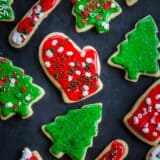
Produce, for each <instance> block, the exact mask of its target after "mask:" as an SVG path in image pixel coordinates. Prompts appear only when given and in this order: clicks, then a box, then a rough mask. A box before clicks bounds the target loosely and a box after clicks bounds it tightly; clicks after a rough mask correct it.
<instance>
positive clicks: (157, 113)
mask: <svg viewBox="0 0 160 160" xmlns="http://www.w3.org/2000/svg"><path fill="white" fill-rule="evenodd" d="M158 94H160V83H159V84H157V85H156V86H155V87H154V88H152V89H151V91H150V92H149V93H148V94H147V95H146V96H145V98H144V99H143V101H142V102H141V103H140V104H139V106H138V107H137V109H136V111H135V112H134V113H133V114H132V115H131V116H130V117H129V118H128V119H127V122H128V124H129V125H130V127H131V128H132V129H133V130H134V131H135V132H136V133H138V134H139V135H141V136H142V137H143V138H144V139H146V140H148V141H151V142H153V141H156V140H158V139H159V138H160V109H156V108H157V107H158V105H157V104H160V98H158V97H157V98H156V96H157V95H158ZM146 98H151V104H150V105H148V104H147V103H146ZM156 106H157V107H156ZM149 107H150V109H149ZM145 109H147V112H146V113H145V111H144V110H145ZM138 114H142V118H138V122H136V123H135V122H134V119H135V117H137V116H138ZM140 117H141V116H140Z"/></svg>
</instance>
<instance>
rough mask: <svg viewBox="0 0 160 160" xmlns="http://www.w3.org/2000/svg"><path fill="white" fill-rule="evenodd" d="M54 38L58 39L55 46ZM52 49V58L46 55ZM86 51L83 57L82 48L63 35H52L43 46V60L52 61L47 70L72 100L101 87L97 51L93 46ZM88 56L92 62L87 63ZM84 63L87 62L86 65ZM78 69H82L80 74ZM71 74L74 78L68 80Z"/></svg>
mask: <svg viewBox="0 0 160 160" xmlns="http://www.w3.org/2000/svg"><path fill="white" fill-rule="evenodd" d="M53 40H56V41H57V44H56V45H55V46H53V45H52V42H53ZM60 47H63V49H64V50H63V51H62V53H58V51H57V50H58V49H59V48H60ZM50 49H51V52H52V53H53V57H51V58H49V57H48V56H47V55H46V51H48V50H50ZM68 51H71V52H72V53H73V55H72V56H68V55H67V52H68ZM84 52H85V53H86V54H85V56H84V57H82V56H81V55H80V54H81V53H82V50H80V49H79V48H77V47H75V45H74V44H73V43H72V42H71V41H69V39H67V37H64V36H61V35H55V36H50V37H49V38H48V39H46V40H45V42H44V43H43V46H42V53H41V54H42V60H43V62H44V63H45V62H49V63H50V67H46V69H47V72H48V73H49V75H50V76H51V77H53V79H54V80H56V81H57V82H58V83H59V84H60V86H61V87H62V88H63V90H64V92H65V93H66V95H67V97H68V98H69V99H70V100H71V101H79V100H81V99H83V98H85V97H88V96H89V95H91V94H93V93H95V92H97V90H98V89H99V83H100V80H99V78H98V76H97V73H98V70H99V68H98V55H97V52H96V50H94V49H92V48H86V49H85V50H84ZM87 58H90V59H91V60H92V63H86V59H87ZM70 63H74V66H71V65H69V64H70ZM82 64H85V67H84V66H82ZM77 71H80V75H78V74H76V73H77ZM86 72H89V73H90V75H91V77H86V75H85V74H86ZM69 75H70V76H72V78H73V79H72V80H70V81H69V80H68V78H69ZM84 85H86V86H88V87H89V88H88V90H87V91H88V95H87V96H83V95H84V94H83V92H84V89H83V86H84ZM82 94H83V95H82Z"/></svg>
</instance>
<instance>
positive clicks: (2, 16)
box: [0, 0, 15, 21]
mask: <svg viewBox="0 0 160 160" xmlns="http://www.w3.org/2000/svg"><path fill="white" fill-rule="evenodd" d="M12 3H13V0H0V21H13V20H14V19H15V17H14V11H13V9H12V7H11V4H12Z"/></svg>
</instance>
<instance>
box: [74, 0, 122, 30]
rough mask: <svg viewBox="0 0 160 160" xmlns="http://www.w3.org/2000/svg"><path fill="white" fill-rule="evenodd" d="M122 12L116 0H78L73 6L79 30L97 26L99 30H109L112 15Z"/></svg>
mask: <svg viewBox="0 0 160 160" xmlns="http://www.w3.org/2000/svg"><path fill="white" fill-rule="evenodd" d="M120 12H121V8H120V6H119V5H118V4H117V3H116V2H115V1H114V0H77V1H76V2H75V4H74V6H73V13H74V15H75V16H76V27H77V28H78V29H79V30H85V29H87V28H90V27H92V26H96V29H97V31H98V32H107V31H109V20H110V17H112V18H113V17H114V16H116V15H118V14H120Z"/></svg>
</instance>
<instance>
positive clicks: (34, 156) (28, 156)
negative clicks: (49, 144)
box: [20, 147, 42, 160]
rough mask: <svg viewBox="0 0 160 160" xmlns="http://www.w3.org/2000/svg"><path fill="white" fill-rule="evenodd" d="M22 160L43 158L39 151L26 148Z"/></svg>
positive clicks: (40, 159) (39, 159)
mask: <svg viewBox="0 0 160 160" xmlns="http://www.w3.org/2000/svg"><path fill="white" fill-rule="evenodd" d="M20 160H42V158H41V156H40V155H39V153H38V152H37V151H33V152H32V151H31V150H30V149H29V148H27V147H26V148H24V150H23V153H22V157H21V158H20Z"/></svg>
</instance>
